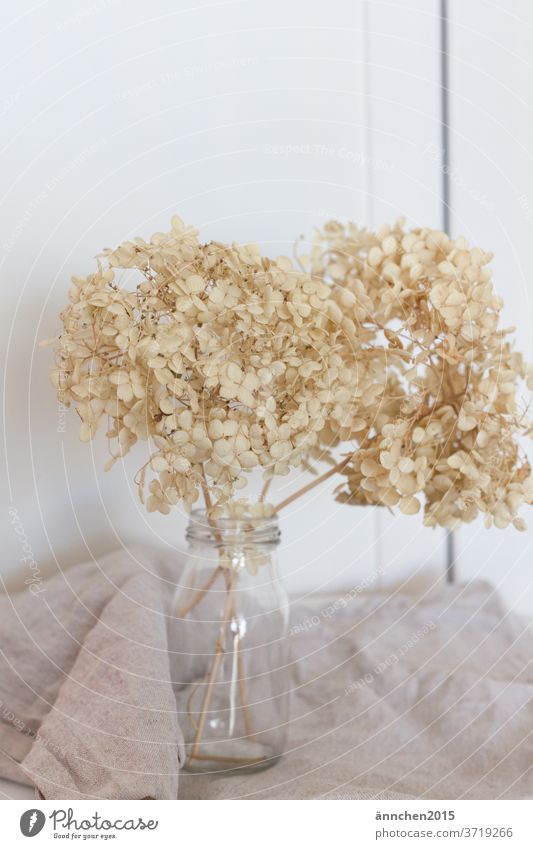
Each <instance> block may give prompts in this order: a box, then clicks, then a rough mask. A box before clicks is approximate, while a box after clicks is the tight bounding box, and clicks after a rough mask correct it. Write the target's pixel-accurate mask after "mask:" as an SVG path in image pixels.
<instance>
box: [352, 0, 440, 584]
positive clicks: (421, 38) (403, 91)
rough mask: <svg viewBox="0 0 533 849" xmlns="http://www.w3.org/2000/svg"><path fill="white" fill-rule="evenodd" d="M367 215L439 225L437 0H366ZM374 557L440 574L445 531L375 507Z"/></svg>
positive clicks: (392, 570) (428, 575)
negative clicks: (370, 167) (374, 165)
mask: <svg viewBox="0 0 533 849" xmlns="http://www.w3.org/2000/svg"><path fill="white" fill-rule="evenodd" d="M367 15H368V18H367V19H368V33H369V34H368V41H367V44H368V100H367V110H368V123H369V132H370V137H369V146H370V153H371V156H370V159H371V160H375V162H376V163H378V164H379V165H380V166H381V167H379V168H374V169H373V170H372V171H370V172H369V175H368V177H369V199H368V217H369V220H370V221H371V222H372V223H373V224H377V225H379V224H381V223H382V222H386V221H391V222H392V221H394V220H396V218H398V217H399V216H400V215H401V216H405V218H406V221H407V225H408V226H411V227H418V226H430V227H441V226H442V171H441V150H440V139H441V99H440V17H439V3H438V2H437V0H435V2H433V0H432V2H424V1H423V0H417V2H404V0H396V1H395V2H369V3H368V4H367ZM375 518H376V534H377V543H376V545H377V550H378V557H379V561H380V563H381V564H382V566H383V568H384V570H385V576H384V579H385V580H386V581H387V582H392V583H396V582H401V581H405V580H413V579H418V580H420V578H422V577H423V578H424V579H426V580H427V579H430V580H431V581H432V580H434V579H440V578H441V577H442V576H443V574H444V568H445V563H446V559H445V558H446V549H445V535H444V532H443V531H441V530H440V529H436V530H433V529H429V528H424V526H423V524H422V516H421V515H420V516H416V517H406V516H402V515H401V514H399V513H396V512H395V513H391V512H389V511H388V510H381V509H380V510H379V511H376V517H375Z"/></svg>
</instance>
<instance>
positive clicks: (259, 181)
mask: <svg viewBox="0 0 533 849" xmlns="http://www.w3.org/2000/svg"><path fill="white" fill-rule="evenodd" d="M438 6H439V4H438V2H437V0H393V2H378V0H372V2H364V0H330V2H328V3H324V2H322V0H307V2H303V0H297V1H296V2H295V0H293V2H286V0H285V2H281V0H269V3H264V2H262V0H241V1H240V2H239V1H238V0H235V2H232V0H230V2H223V3H220V2H219V3H217V2H211V3H208V2H198V0H195V2H194V3H191V2H189V3H185V2H184V0H178V2H176V0H172V2H170V0H156V2H155V3H146V2H141V0H129V2H126V0H124V2H120V0H99V1H98V0H96V2H90V0H89V3H87V2H79V0H76V2H73V0H56V1H55V2H54V3H53V4H52V3H42V4H40V5H36V6H34V5H33V4H32V3H30V2H29V0H21V1H20V2H18V3H16V4H12V5H11V6H8V7H7V8H6V9H4V10H3V21H2V25H1V31H0V55H1V57H2V65H3V66H4V67H3V77H2V79H3V89H2V92H1V93H0V94H1V96H0V115H1V118H2V126H3V128H4V133H3V134H2V135H3V140H2V151H1V158H0V169H1V173H2V176H3V180H2V187H3V188H2V197H1V200H0V233H1V238H0V262H1V263H2V265H1V269H2V278H3V286H2V298H3V303H2V309H1V311H0V315H1V321H2V324H3V328H2V329H3V338H4V339H5V345H6V348H5V359H4V377H5V416H4V425H5V457H6V470H5V473H4V474H3V481H4V489H5V492H4V507H3V508H2V515H3V516H4V536H3V543H4V547H3V558H2V572H3V573H4V574H8V573H11V572H13V571H15V570H17V569H18V570H20V568H21V564H20V543H19V539H18V538H17V536H16V534H15V533H14V530H13V527H10V517H9V513H8V508H9V506H10V505H11V506H12V507H13V508H14V509H16V511H17V513H18V516H19V518H20V522H21V524H22V526H23V528H24V530H25V533H26V537H27V539H28V541H29V544H30V545H31V548H32V549H33V551H34V553H35V556H36V558H37V560H38V562H39V564H40V565H41V567H42V569H43V570H44V571H46V570H47V569H48V568H49V567H50V566H54V564H58V565H59V566H61V567H64V566H67V565H69V564H71V563H73V562H75V561H76V560H77V559H79V558H81V557H87V556H98V555H99V554H101V553H102V552H104V551H108V550H111V549H112V548H114V547H116V546H118V545H121V544H128V543H130V542H132V541H135V540H138V539H142V540H144V541H148V542H152V543H154V544H163V545H168V546H171V547H172V548H174V549H175V550H176V552H179V550H180V548H181V547H182V545H183V541H182V539H183V528H184V523H185V517H184V516H183V514H182V512H180V511H177V512H176V514H175V515H174V516H172V517H161V516H153V515H150V516H149V515H148V514H146V513H145V512H144V510H143V508H142V507H141V506H140V505H139V504H138V502H137V497H136V493H135V490H134V488H133V486H132V480H131V479H132V476H133V473H134V471H135V470H136V468H137V467H138V465H139V461H138V457H139V454H138V453H137V454H135V452H134V453H133V455H132V456H131V457H130V458H129V460H128V462H127V463H126V465H125V467H120V466H117V467H115V469H114V470H113V471H112V472H111V473H108V474H104V473H103V472H102V466H103V463H104V459H105V445H104V443H103V440H97V441H96V442H95V443H94V445H93V446H91V447H90V448H89V447H87V446H86V445H81V444H80V443H79V442H78V436H77V431H78V427H77V421H76V417H75V414H73V413H71V414H68V415H67V417H66V420H65V421H63V417H62V415H61V413H60V411H59V410H58V408H57V404H56V403H55V399H54V396H53V391H52V389H51V387H50V385H49V383H48V377H47V374H48V370H49V367H50V361H51V354H50V352H49V351H43V350H42V349H40V348H38V347H37V342H38V340H39V339H42V338H45V337H49V336H52V335H53V334H54V333H55V331H56V330H57V328H58V324H59V322H58V318H57V316H58V313H59V310H60V308H61V306H62V305H63V303H64V301H65V298H66V292H67V287H68V281H69V277H70V275H71V274H72V273H86V272H88V271H89V270H90V269H91V268H92V262H93V261H92V257H93V256H94V254H95V253H97V252H98V251H99V250H100V249H101V248H102V247H103V246H109V245H113V244H116V243H117V242H118V241H120V240H121V239H123V238H127V237H131V236H133V235H136V234H150V233H151V232H152V231H153V230H157V229H163V228H165V226H166V224H167V222H168V220H169V218H170V215H171V214H172V213H173V212H177V213H179V214H180V215H181V217H182V218H184V219H185V220H186V221H187V222H191V223H194V224H196V225H197V226H199V227H200V229H201V232H202V234H203V235H204V236H205V238H206V239H209V238H219V239H235V240H238V241H255V242H258V243H259V244H260V246H261V248H262V250H264V251H265V252H268V253H272V254H277V253H280V252H283V253H289V252H290V251H291V250H292V244H293V240H294V238H295V237H297V236H299V234H300V233H305V234H307V235H309V234H310V233H311V231H312V228H313V225H314V224H316V223H318V222H320V221H321V220H324V219H325V218H327V217H332V216H335V217H339V218H352V219H355V220H359V221H363V222H368V223H370V224H376V223H378V222H381V221H383V220H390V219H393V218H395V217H396V216H397V215H398V214H406V215H407V217H408V219H409V221H410V222H412V223H429V224H431V225H434V226H439V225H440V223H441V196H440V188H441V184H440V181H441V174H440V170H439V163H438V161H437V160H436V159H435V156H434V155H433V154H432V151H433V150H434V148H435V146H436V145H437V146H438V144H439V138H440V123H439V122H440V101H439V20H438ZM486 96H487V97H489V96H490V94H489V92H488V90H487V92H486ZM456 108H457V107H456ZM467 111H468V110H467V109H465V112H467ZM463 120H464V118H463ZM466 132H467V133H468V132H469V131H468V130H467V131H466ZM532 173H533V172H532ZM464 215H465V216H466V217H465V222H466V221H467V218H468V215H467V213H466V211H465V213H464ZM503 217H505V216H504V210H503V209H502V218H503ZM474 223H477V222H476V221H470V222H469V223H468V225H467V229H472V228H473V225H474ZM525 230H527V228H525ZM485 232H486V233H487V236H489V234H490V233H491V231H490V230H487V231H485V230H484V231H483V234H481V233H480V238H481V235H484V234H485ZM63 431H64V432H63ZM285 487H286V482H285V481H283V482H281V483H279V484H278V491H279V493H280V495H282V494H283V493H284V491H285V489H284V488H285ZM283 531H284V543H283V547H282V562H283V566H284V571H285V573H286V574H287V575H288V579H289V584H290V587H291V589H293V590H299V591H302V592H306V591H309V590H311V589H317V588H320V587H322V588H324V589H333V588H339V587H350V586H352V585H353V584H354V583H356V582H357V581H358V580H360V579H361V577H362V576H365V575H368V574H369V573H371V572H372V571H373V570H375V569H376V567H383V566H384V567H385V568H386V570H387V571H386V575H385V577H384V578H383V580H384V581H386V582H387V583H394V582H397V581H401V580H403V579H407V578H410V577H412V576H413V575H418V574H420V573H427V572H430V573H432V574H434V573H437V574H442V570H443V567H444V535H443V534H442V533H441V532H440V531H436V532H430V531H428V530H426V529H423V528H422V527H421V525H420V523H419V522H418V523H417V520H412V519H411V520H410V519H408V518H405V517H396V516H390V515H389V514H388V513H387V512H379V513H378V512H377V511H375V510H371V509H364V508H357V509H355V508H346V507H343V508H340V507H339V506H338V505H336V504H335V503H334V502H333V500H332V499H331V498H330V497H329V491H328V490H327V489H326V490H324V491H323V492H322V493H321V494H320V495H319V494H318V493H314V494H313V495H312V496H310V497H309V498H307V499H305V500H302V502H298V503H297V504H295V505H294V508H293V509H292V510H291V511H290V513H289V514H288V515H287V516H286V518H285V519H284V521H283ZM23 568H24V567H23ZM431 570H433V572H431ZM465 571H466V565H465Z"/></svg>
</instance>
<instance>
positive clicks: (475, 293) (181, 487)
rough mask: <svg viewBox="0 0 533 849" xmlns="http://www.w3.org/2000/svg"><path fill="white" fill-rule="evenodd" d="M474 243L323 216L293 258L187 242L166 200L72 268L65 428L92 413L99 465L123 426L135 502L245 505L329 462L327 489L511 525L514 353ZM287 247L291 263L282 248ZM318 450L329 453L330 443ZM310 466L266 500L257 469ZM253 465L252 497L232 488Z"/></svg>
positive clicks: (88, 422) (521, 481)
mask: <svg viewBox="0 0 533 849" xmlns="http://www.w3.org/2000/svg"><path fill="white" fill-rule="evenodd" d="M490 259H491V255H490V254H488V253H485V252H484V251H482V250H481V249H480V248H470V247H469V246H468V244H467V242H466V241H465V239H463V238H458V239H455V240H452V239H450V238H449V237H448V236H447V235H446V234H444V233H442V232H439V231H434V230H430V229H416V230H413V231H406V230H404V228H403V225H402V222H401V221H400V222H398V223H397V224H396V225H395V226H394V227H392V228H391V227H388V226H386V227H383V228H381V229H380V230H379V231H378V232H376V233H373V232H370V231H367V230H364V229H361V228H359V227H357V226H355V225H353V224H348V225H346V226H343V225H342V224H339V223H338V222H330V223H329V224H327V225H326V226H325V227H324V228H323V230H322V231H320V232H319V233H318V235H317V237H316V239H315V241H314V244H313V248H312V251H311V254H310V256H309V257H305V258H303V259H302V260H301V261H299V263H298V265H299V267H298V268H296V267H295V265H294V264H293V262H291V261H290V260H289V259H288V258H286V257H278V258H277V259H269V258H266V257H263V256H261V255H260V253H259V251H258V250H257V248H255V247H253V246H249V245H247V246H240V245H236V244H233V245H226V244H221V243H217V242H210V243H208V244H202V243H201V242H200V241H199V240H198V235H197V232H196V231H195V230H194V229H191V228H188V227H185V226H184V225H183V223H182V222H181V221H180V219H179V218H177V217H174V218H173V220H172V230H171V232H170V233H164V234H163V233H157V234H155V235H154V236H153V237H152V238H151V239H150V241H148V242H146V241H144V240H143V239H140V238H138V239H135V240H134V241H133V242H125V243H123V244H122V245H120V246H119V247H118V248H116V249H115V250H106V251H105V252H104V253H103V254H102V255H101V256H100V257H98V267H97V270H96V271H95V273H93V274H90V275H89V276H88V277H83V278H80V277H76V278H74V279H73V284H74V285H73V288H72V289H71V291H70V302H69V304H68V306H67V307H66V308H65V310H64V311H63V312H62V314H61V318H62V322H63V328H64V329H63V331H62V332H61V335H60V337H59V347H58V363H57V368H56V369H55V370H54V375H53V378H54V383H55V385H56V387H57V389H58V394H59V398H60V400H61V402H62V403H63V404H65V405H69V404H70V403H74V404H75V405H76V409H77V412H78V415H79V416H80V419H81V429H80V437H81V439H82V440H84V441H89V440H91V439H92V438H93V437H94V435H95V433H96V430H97V428H98V425H99V424H100V423H101V422H102V421H107V422H108V426H107V437H108V439H109V448H110V454H111V459H110V461H109V462H108V464H107V468H109V467H110V466H111V465H112V464H113V463H114V462H115V461H116V460H117V459H118V458H119V457H122V456H124V455H125V454H126V453H127V452H128V451H129V450H130V448H131V447H132V446H133V445H134V444H135V443H136V442H137V441H138V440H148V441H149V444H150V446H151V449H150V456H149V458H148V459H147V461H146V462H145V464H144V465H143V467H142V469H141V470H140V471H139V474H138V485H139V495H140V498H141V500H143V501H145V502H146V506H147V509H148V510H150V511H152V510H159V511H160V512H162V513H168V512H169V511H170V509H171V507H172V505H174V504H176V503H177V502H179V501H182V502H183V503H184V504H185V505H186V507H187V508H190V507H191V506H192V505H193V504H194V502H195V501H196V500H197V499H198V496H199V494H200V492H202V491H203V492H204V495H205V496H206V498H207V503H208V505H209V510H210V515H211V517H212V519H213V520H216V518H217V516H220V515H222V513H223V512H229V513H231V514H233V515H240V514H243V515H244V514H246V515H250V516H251V517H260V516H262V515H264V514H265V513H266V514H268V513H271V512H272V511H274V510H276V509H280V508H281V507H283V506H285V505H286V504H287V503H289V501H292V500H294V498H296V497H297V495H299V494H301V493H302V492H303V491H305V490H308V489H309V488H311V487H312V486H315V485H316V484H318V483H319V482H322V481H323V480H324V479H326V478H329V477H331V476H333V474H334V473H338V474H340V475H343V477H344V481H343V483H341V484H340V486H338V488H337V498H338V500H340V501H345V502H349V503H355V504H377V505H386V506H388V507H395V506H396V505H398V507H399V509H400V510H401V511H402V512H403V513H406V514H412V513H416V512H418V510H419V509H420V507H421V500H423V501H424V510H425V518H424V521H425V524H427V525H442V526H444V527H446V528H450V529H453V528H455V527H457V526H458V525H459V524H460V523H461V522H465V521H471V520H472V519H474V518H475V517H476V516H477V515H478V513H483V514H485V521H486V524H487V525H489V526H490V525H491V524H492V523H494V524H495V525H496V526H497V527H500V528H504V527H506V526H507V525H509V524H510V523H513V524H514V525H515V527H517V528H519V529H522V528H523V527H524V523H523V519H521V518H520V517H518V511H519V508H520V507H521V505H522V504H523V503H530V502H531V500H532V497H533V482H532V478H531V474H530V466H529V464H528V462H527V459H526V457H525V456H524V455H523V453H522V450H521V448H520V442H519V439H518V437H519V436H520V435H521V434H524V435H526V436H529V435H530V433H531V430H530V424H529V422H528V420H527V418H526V413H527V410H526V409H525V408H524V407H523V406H522V407H520V405H519V401H518V391H519V386H520V382H521V381H522V380H525V381H527V382H528V385H529V388H532V387H533V377H532V375H533V369H532V367H531V366H530V365H529V364H528V363H526V362H525V361H524V359H523V357H522V356H521V354H519V353H517V352H516V351H514V350H513V348H512V344H511V342H510V340H509V330H506V329H502V328H501V327H500V311H501V308H502V301H501V299H500V298H499V297H498V296H497V295H496V294H495V293H494V290H493V286H492V282H491V270H490V267H489V265H488V262H489V260H490ZM302 263H303V264H302ZM336 452H340V459H339V455H338V454H337V456H335V454H336ZM315 461H325V462H327V463H328V464H329V469H328V471H326V473H325V474H323V475H322V476H320V477H318V478H317V479H316V480H312V481H311V483H310V484H308V485H307V486H306V487H304V489H303V490H301V491H299V492H298V493H295V494H294V495H293V496H291V497H290V498H287V499H285V501H284V502H282V503H281V504H278V505H271V504H268V503H267V502H266V495H267V488H268V484H269V482H270V480H271V478H272V477H273V476H275V475H285V474H287V473H288V472H289V471H290V469H291V468H299V467H304V468H308V469H309V470H310V471H314V470H313V468H312V464H313V462H315ZM254 469H260V470H262V472H263V476H264V478H265V481H266V484H265V487H264V489H263V493H262V497H261V500H260V501H259V503H251V502H250V500H249V499H247V498H246V497H243V493H242V491H243V490H244V488H245V487H246V484H247V478H248V473H249V472H251V471H253V470H254Z"/></svg>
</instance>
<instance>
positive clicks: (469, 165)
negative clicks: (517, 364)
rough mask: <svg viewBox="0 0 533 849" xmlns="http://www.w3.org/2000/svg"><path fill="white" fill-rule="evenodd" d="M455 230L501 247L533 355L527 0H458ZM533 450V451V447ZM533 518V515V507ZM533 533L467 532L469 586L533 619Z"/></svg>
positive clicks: (464, 557)
mask: <svg viewBox="0 0 533 849" xmlns="http://www.w3.org/2000/svg"><path fill="white" fill-rule="evenodd" d="M450 7H451V13H450V16H451V32H450V69H451V79H450V85H451V162H452V171H451V201H452V202H451V207H452V209H451V211H452V224H453V232H454V233H455V234H459V233H464V235H466V236H467V238H468V239H469V240H470V241H471V242H473V243H474V244H480V245H482V246H483V247H485V248H487V249H490V250H493V251H494V253H495V256H494V261H493V267H494V278H495V286H496V288H497V290H498V291H499V293H500V294H501V295H502V296H503V298H504V299H505V310H504V317H505V324H506V325H507V326H513V325H515V326H516V327H517V332H516V339H517V347H520V348H521V349H522V350H523V351H524V352H526V354H527V356H528V358H529V359H530V360H531V359H532V358H533V347H532V341H533V340H532V327H533V299H532V294H533V289H532V271H531V263H530V253H529V251H530V249H531V242H532V237H533V144H532V142H533V132H532V127H533V62H532V56H533V49H532V48H533V6H532V4H531V3H530V2H527V0H512V2H508V0H507V2H503V0H498V2H489V0H469V2H468V3H462V2H460V0H451V4H450ZM530 452H531V449H530ZM529 513H531V508H529ZM529 513H528V511H527V509H526V512H525V514H524V515H525V518H526V520H529V525H530V530H529V531H528V532H527V533H519V532H518V531H515V530H514V529H513V530H508V531H498V530H491V531H486V530H485V529H484V528H483V524H482V522H481V521H479V522H476V523H474V524H473V525H469V526H466V527H465V528H463V529H462V530H461V531H460V532H459V534H458V558H459V560H458V569H459V577H460V578H461V579H468V578H473V577H475V576H483V577H485V578H487V579H488V580H490V581H491V582H492V583H494V584H495V585H499V586H500V588H501V590H502V592H503V593H504V595H505V597H506V600H507V601H508V603H509V605H512V606H514V607H516V608H517V609H520V610H523V611H525V612H526V613H528V614H530V615H533V570H532V568H531V563H532V561H533V521H532V520H533V516H529Z"/></svg>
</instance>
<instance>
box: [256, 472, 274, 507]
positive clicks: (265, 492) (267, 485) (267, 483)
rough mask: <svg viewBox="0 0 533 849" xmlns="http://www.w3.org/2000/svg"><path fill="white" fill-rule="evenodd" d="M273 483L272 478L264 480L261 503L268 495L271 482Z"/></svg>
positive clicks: (260, 497)
mask: <svg viewBox="0 0 533 849" xmlns="http://www.w3.org/2000/svg"><path fill="white" fill-rule="evenodd" d="M271 483H272V478H269V479H268V480H267V481H265V482H264V484H263V488H262V490H261V495H260V496H259V503H260V504H261V503H262V502H263V501H264V500H265V498H266V497H267V495H268V490H269V489H270V484H271Z"/></svg>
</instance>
